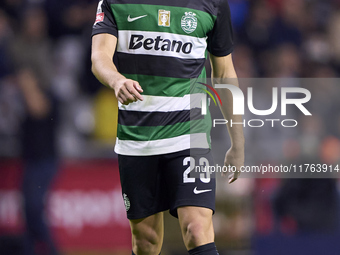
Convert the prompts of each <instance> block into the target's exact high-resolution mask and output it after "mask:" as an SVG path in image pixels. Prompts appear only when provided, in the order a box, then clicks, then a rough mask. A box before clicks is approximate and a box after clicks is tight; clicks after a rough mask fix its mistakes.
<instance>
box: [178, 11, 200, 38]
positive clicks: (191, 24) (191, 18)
mask: <svg viewBox="0 0 340 255" xmlns="http://www.w3.org/2000/svg"><path fill="white" fill-rule="evenodd" d="M195 16H196V14H195V13H193V12H185V15H184V16H183V17H182V20H181V27H182V29H183V30H184V32H186V33H187V34H190V33H192V32H194V31H195V29H196V28H197V18H196V17H195Z"/></svg>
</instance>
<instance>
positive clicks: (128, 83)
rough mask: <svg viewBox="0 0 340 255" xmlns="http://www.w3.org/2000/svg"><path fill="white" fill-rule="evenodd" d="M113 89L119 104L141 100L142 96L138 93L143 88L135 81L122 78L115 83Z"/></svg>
mask: <svg viewBox="0 0 340 255" xmlns="http://www.w3.org/2000/svg"><path fill="white" fill-rule="evenodd" d="M113 89H114V91H115V94H116V98H117V99H118V101H119V102H120V103H121V104H124V105H128V104H130V103H132V102H136V101H138V100H140V101H143V97H142V95H141V94H140V93H142V92H143V89H142V87H141V86H140V85H139V83H138V82H137V81H134V80H130V79H122V80H119V81H118V82H117V83H116V84H115V86H114V88H113Z"/></svg>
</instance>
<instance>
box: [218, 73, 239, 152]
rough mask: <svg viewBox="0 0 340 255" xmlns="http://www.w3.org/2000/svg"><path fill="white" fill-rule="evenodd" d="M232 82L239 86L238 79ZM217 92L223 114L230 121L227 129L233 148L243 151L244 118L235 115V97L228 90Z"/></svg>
mask: <svg viewBox="0 0 340 255" xmlns="http://www.w3.org/2000/svg"><path fill="white" fill-rule="evenodd" d="M232 80H233V81H234V82H233V83H234V85H235V86H238V85H237V82H236V78H235V79H232ZM235 83H236V84H235ZM217 92H218V94H219V96H220V97H221V101H222V105H220V109H221V112H222V114H223V116H224V118H225V119H226V120H227V121H228V123H227V128H228V132H229V135H230V139H231V145H232V148H233V149H236V150H243V148H244V134H243V118H242V116H240V115H234V114H233V97H232V94H231V92H230V91H229V90H228V89H218V90H217Z"/></svg>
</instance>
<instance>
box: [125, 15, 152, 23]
mask: <svg viewBox="0 0 340 255" xmlns="http://www.w3.org/2000/svg"><path fill="white" fill-rule="evenodd" d="M146 16H148V15H143V16H138V17H134V18H131V17H130V15H129V16H128V18H127V21H128V22H133V21H135V20H137V19H141V18H144V17H146Z"/></svg>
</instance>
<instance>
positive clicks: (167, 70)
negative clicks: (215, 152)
mask: <svg viewBox="0 0 340 255" xmlns="http://www.w3.org/2000/svg"><path fill="white" fill-rule="evenodd" d="M100 33H108V34H112V35H114V36H116V37H117V38H118V44H117V50H116V53H115V58H116V60H115V61H116V62H115V63H116V65H117V68H118V71H119V72H120V73H122V74H123V75H124V76H125V77H127V78H130V79H133V80H136V81H138V82H139V84H140V85H141V87H142V88H143V91H144V92H143V97H144V100H143V101H138V102H134V103H131V104H129V105H122V104H120V103H119V114H118V130H117V141H116V145H115V152H116V153H118V154H122V155H137V156H138V155H157V154H165V153H172V152H177V151H181V150H185V149H189V148H193V147H195V148H196V147H200V148H209V147H210V128H211V120H210V115H209V114H208V115H205V116H203V115H201V114H200V107H197V105H196V104H195V106H194V105H193V103H192V102H193V100H192V95H190V94H191V93H192V89H191V88H192V86H190V79H195V78H205V76H206V73H205V68H204V63H205V60H206V57H207V51H209V52H210V53H211V54H213V55H215V56H226V55H229V54H230V53H231V52H232V48H233V40H232V27H231V22H230V10H229V6H228V2H227V0H171V1H165V0H101V1H100V2H99V4H98V10H97V17H96V22H95V24H94V26H93V33H92V35H96V34H100ZM196 95H198V94H196ZM195 140H197V141H199V142H197V143H195V142H194V141H195Z"/></svg>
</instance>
